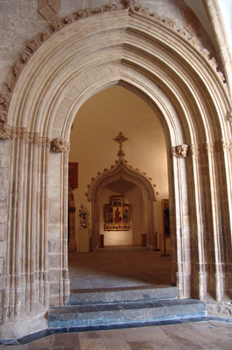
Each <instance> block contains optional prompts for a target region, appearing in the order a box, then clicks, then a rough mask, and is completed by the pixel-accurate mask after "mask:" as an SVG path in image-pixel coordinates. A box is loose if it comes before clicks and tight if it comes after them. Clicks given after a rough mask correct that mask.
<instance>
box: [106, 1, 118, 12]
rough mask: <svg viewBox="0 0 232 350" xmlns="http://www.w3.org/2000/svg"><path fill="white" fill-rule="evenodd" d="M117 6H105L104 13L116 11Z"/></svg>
mask: <svg viewBox="0 0 232 350" xmlns="http://www.w3.org/2000/svg"><path fill="white" fill-rule="evenodd" d="M116 10H117V6H116V5H115V4H111V3H110V4H106V11H116Z"/></svg>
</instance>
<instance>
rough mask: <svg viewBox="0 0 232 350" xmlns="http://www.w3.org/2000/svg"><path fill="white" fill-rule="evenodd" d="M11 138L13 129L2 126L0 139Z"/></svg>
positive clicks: (0, 127)
mask: <svg viewBox="0 0 232 350" xmlns="http://www.w3.org/2000/svg"><path fill="white" fill-rule="evenodd" d="M10 137H11V127H10V126H9V125H5V124H2V125H1V126H0V139H1V140H9V139H10Z"/></svg>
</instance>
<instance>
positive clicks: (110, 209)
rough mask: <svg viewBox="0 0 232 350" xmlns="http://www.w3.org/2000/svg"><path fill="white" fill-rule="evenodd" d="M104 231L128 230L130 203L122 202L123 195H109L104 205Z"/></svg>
mask: <svg viewBox="0 0 232 350" xmlns="http://www.w3.org/2000/svg"><path fill="white" fill-rule="evenodd" d="M104 218H105V225H104V230H105V231H129V230H130V204H124V201H123V196H111V200H110V204H105V206H104Z"/></svg>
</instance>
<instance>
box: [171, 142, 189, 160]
mask: <svg viewBox="0 0 232 350" xmlns="http://www.w3.org/2000/svg"><path fill="white" fill-rule="evenodd" d="M188 149H189V146H188V145H186V144H183V145H179V146H174V147H171V152H172V156H173V157H182V158H187V157H188Z"/></svg>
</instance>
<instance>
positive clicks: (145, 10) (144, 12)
mask: <svg viewBox="0 0 232 350" xmlns="http://www.w3.org/2000/svg"><path fill="white" fill-rule="evenodd" d="M137 11H138V13H140V14H142V15H147V16H148V15H149V10H148V8H145V7H143V6H142V5H141V4H140V5H139V7H138V9H137Z"/></svg>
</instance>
